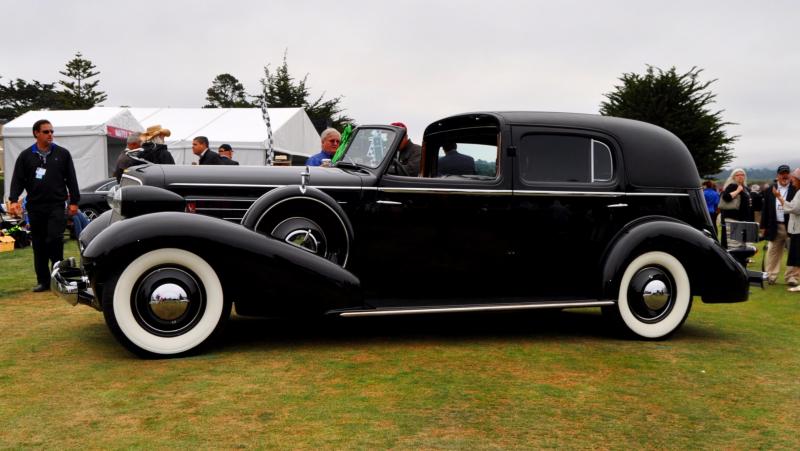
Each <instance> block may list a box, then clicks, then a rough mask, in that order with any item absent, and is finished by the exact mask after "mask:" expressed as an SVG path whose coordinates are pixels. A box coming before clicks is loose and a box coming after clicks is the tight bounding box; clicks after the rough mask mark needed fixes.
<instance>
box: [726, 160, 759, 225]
mask: <svg viewBox="0 0 800 451" xmlns="http://www.w3.org/2000/svg"><path fill="white" fill-rule="evenodd" d="M736 198H739V199H740V201H739V208H738V209H736V210H725V209H722V208H720V212H721V213H722V219H735V220H737V221H752V220H753V206H752V203H751V202H752V200H751V199H750V188H748V187H747V174H746V173H745V172H744V169H734V170H733V172H731V176H730V177H728V180H726V181H725V189H724V190H723V191H722V199H723V200H725V201H726V202H732V201H734V200H736Z"/></svg>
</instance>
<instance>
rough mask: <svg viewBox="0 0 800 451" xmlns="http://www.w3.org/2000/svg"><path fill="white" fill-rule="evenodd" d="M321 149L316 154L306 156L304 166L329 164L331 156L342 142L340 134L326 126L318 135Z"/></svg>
mask: <svg viewBox="0 0 800 451" xmlns="http://www.w3.org/2000/svg"><path fill="white" fill-rule="evenodd" d="M320 141H321V143H320V144H321V145H322V150H320V151H319V153H318V154H316V155H312V156H310V157H308V160H306V166H330V163H331V161H330V160H331V158H333V155H334V154H335V153H336V149H338V148H339V143H341V142H342V135H341V134H340V133H339V131H338V130H336V129H335V128H326V129H325V131H323V132H322V135H320Z"/></svg>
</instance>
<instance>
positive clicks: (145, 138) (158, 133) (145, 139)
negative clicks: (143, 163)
mask: <svg viewBox="0 0 800 451" xmlns="http://www.w3.org/2000/svg"><path fill="white" fill-rule="evenodd" d="M170 135H172V132H171V131H169V129H166V128H161V126H160V125H152V126H150V127H147V130H145V132H144V133H142V134H141V136H140V138H141V140H142V143H143V144H142V150H141V152H139V158H142V159H145V160H147V161H149V162H151V163H155V164H175V159H173V158H172V154H170V153H169V149H167V145H166V144H164V138H165V137H169V136H170Z"/></svg>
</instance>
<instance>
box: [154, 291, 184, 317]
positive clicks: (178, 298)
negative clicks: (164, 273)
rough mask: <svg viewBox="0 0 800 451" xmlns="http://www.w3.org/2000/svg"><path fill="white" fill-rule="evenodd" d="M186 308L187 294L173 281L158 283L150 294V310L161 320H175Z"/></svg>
mask: <svg viewBox="0 0 800 451" xmlns="http://www.w3.org/2000/svg"><path fill="white" fill-rule="evenodd" d="M188 309H189V295H188V294H187V293H186V290H184V289H183V288H181V287H180V286H179V285H176V284H174V283H165V284H164V285H159V286H158V287H156V288H155V289H154V290H153V293H152V294H151V295H150V310H152V312H153V314H154V315H156V316H157V317H158V318H160V319H162V320H165V321H173V320H176V319H178V318H180V317H181V315H183V314H184V313H186V310H188Z"/></svg>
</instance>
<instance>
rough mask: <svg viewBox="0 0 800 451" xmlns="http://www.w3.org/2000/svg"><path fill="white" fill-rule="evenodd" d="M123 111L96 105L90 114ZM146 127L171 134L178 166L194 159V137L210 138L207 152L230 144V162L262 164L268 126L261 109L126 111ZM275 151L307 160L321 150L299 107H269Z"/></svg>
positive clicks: (170, 144) (171, 149)
mask: <svg viewBox="0 0 800 451" xmlns="http://www.w3.org/2000/svg"><path fill="white" fill-rule="evenodd" d="M121 109H122V108H104V107H95V108H93V109H92V110H90V111H94V110H121ZM127 110H128V111H130V112H131V114H132V115H133V116H134V117H135V118H136V119H137V120H138V121H139V122H140V123H141V124H142V125H143V126H144V127H145V128H147V127H148V126H151V125H156V124H158V125H161V126H162V127H164V128H167V129H169V130H170V132H172V134H171V135H170V136H169V137H168V138H165V143H166V144H167V146H168V147H169V151H170V153H172V156H173V158H175V163H177V164H190V163H192V162H193V161H197V157H196V156H194V154H193V153H192V139H193V138H194V137H195V136H205V137H206V138H208V140H209V143H210V148H211V149H212V150H215V151H216V150H217V148H218V147H219V146H220V144H223V143H227V144H230V145H231V147H232V148H233V151H234V156H233V158H234V159H235V160H237V161H239V163H240V164H243V165H264V164H265V163H266V151H265V149H266V140H267V126H266V124H264V120H263V118H262V117H261V109H259V108H127ZM269 115H270V124H271V125H272V140H273V148H274V149H275V150H276V151H279V152H283V153H287V154H291V155H301V156H310V155H313V154H315V153H317V152H318V151H319V146H320V142H319V139H320V138H319V134H318V133H317V131H316V130H315V129H314V125H313V124H312V123H311V120H310V119H309V118H308V115H307V114H306V112H305V110H304V109H302V108H270V110H269Z"/></svg>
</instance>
